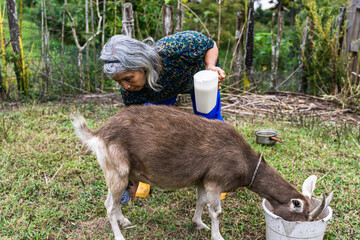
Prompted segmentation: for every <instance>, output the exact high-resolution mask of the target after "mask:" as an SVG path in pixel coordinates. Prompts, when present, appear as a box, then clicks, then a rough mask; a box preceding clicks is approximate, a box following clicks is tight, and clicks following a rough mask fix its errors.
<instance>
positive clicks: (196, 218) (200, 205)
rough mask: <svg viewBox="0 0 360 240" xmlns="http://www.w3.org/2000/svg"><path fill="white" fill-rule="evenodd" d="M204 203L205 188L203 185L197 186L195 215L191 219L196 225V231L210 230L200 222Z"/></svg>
mask: <svg viewBox="0 0 360 240" xmlns="http://www.w3.org/2000/svg"><path fill="white" fill-rule="evenodd" d="M205 203H206V193H205V188H204V186H203V185H199V186H198V188H197V201H196V209H195V215H194V217H193V219H192V221H193V223H194V224H195V225H196V229H198V230H200V229H207V230H209V229H210V228H209V227H208V226H206V225H205V224H204V223H203V221H202V220H201V215H202V212H203V209H204V206H205Z"/></svg>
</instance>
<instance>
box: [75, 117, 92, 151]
mask: <svg viewBox="0 0 360 240" xmlns="http://www.w3.org/2000/svg"><path fill="white" fill-rule="evenodd" d="M70 117H71V123H72V124H73V126H74V129H75V132H76V135H77V136H78V137H79V138H80V140H81V141H82V142H83V143H85V144H86V143H87V142H89V140H90V139H92V138H93V137H94V135H93V133H92V132H93V131H92V130H91V129H90V128H89V127H88V126H87V124H86V121H85V119H84V118H83V116H81V115H80V114H79V113H74V114H71V115H70Z"/></svg>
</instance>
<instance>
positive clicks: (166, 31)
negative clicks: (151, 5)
mask: <svg viewBox="0 0 360 240" xmlns="http://www.w3.org/2000/svg"><path fill="white" fill-rule="evenodd" d="M173 25H174V8H173V6H169V5H167V4H163V6H162V36H163V37H165V36H167V35H170V34H172V31H173Z"/></svg>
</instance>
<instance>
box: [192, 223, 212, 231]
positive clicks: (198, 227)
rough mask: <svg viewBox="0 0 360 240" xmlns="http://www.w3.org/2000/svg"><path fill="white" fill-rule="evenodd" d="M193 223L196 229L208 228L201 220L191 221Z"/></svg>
mask: <svg viewBox="0 0 360 240" xmlns="http://www.w3.org/2000/svg"><path fill="white" fill-rule="evenodd" d="M193 224H194V225H195V227H196V229H197V230H202V229H205V230H210V228H209V227H208V226H206V224H205V223H203V222H193Z"/></svg>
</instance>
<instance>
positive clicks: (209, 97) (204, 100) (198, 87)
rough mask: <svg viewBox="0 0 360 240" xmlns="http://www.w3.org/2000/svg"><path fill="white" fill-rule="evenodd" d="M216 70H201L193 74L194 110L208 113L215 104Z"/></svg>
mask: <svg viewBox="0 0 360 240" xmlns="http://www.w3.org/2000/svg"><path fill="white" fill-rule="evenodd" d="M218 79H219V75H218V73H217V72H214V71H210V70H202V71H200V72H197V73H196V74H195V75H194V89H195V101H196V110H197V111H198V112H201V113H205V114H206V113H209V112H210V111H211V110H212V109H213V108H214V107H215V105H216V99H217V92H218Z"/></svg>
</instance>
